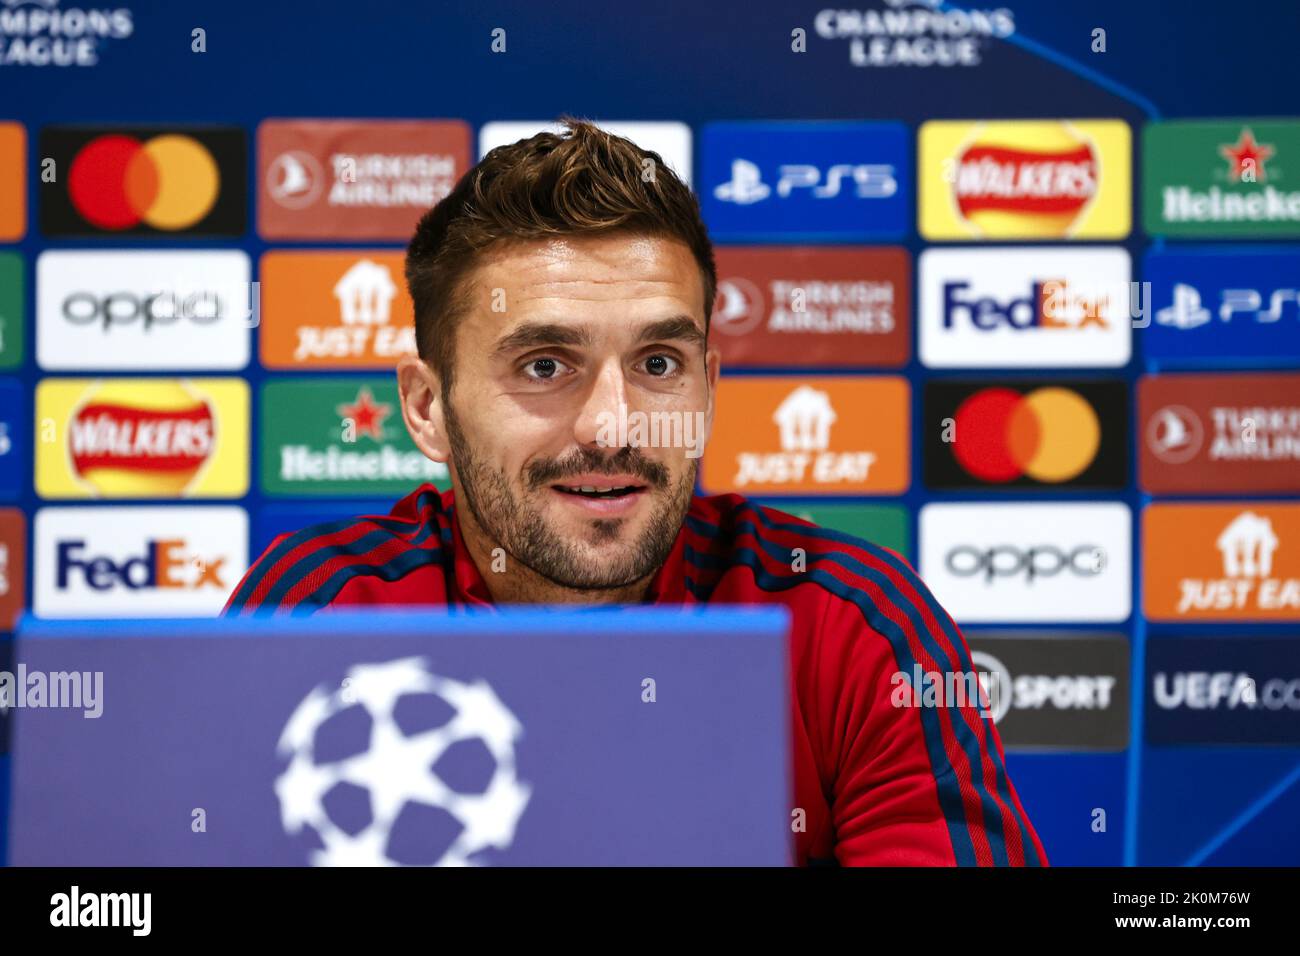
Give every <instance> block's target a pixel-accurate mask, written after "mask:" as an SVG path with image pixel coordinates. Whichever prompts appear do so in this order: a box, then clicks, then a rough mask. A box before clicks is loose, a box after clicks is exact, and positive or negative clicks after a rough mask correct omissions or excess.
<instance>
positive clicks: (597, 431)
mask: <svg viewBox="0 0 1300 956" xmlns="http://www.w3.org/2000/svg"><path fill="white" fill-rule="evenodd" d="M626 407H627V380H626V379H625V378H624V376H623V368H622V366H621V364H620V363H619V362H618V361H616V360H613V359H611V360H610V361H608V362H606V363H605V364H604V365H602V366H601V367H600V370H599V372H597V374H596V376H595V378H594V379H593V381H592V384H591V390H590V391H589V392H588V393H587V396H586V399H585V400H584V401H583V403H582V407H581V408H580V409H579V410H578V417H577V420H576V421H575V422H574V425H573V431H574V439H575V440H576V441H577V442H578V444H580V445H587V446H592V447H605V448H609V447H615V446H617V445H618V444H620V436H619V431H620V429H619V427H618V422H619V417H620V413H622V412H623V410H624V409H625V408H626Z"/></svg>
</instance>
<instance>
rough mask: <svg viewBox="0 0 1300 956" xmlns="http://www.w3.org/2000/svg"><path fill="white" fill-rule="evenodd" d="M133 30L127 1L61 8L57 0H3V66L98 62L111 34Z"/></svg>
mask: <svg viewBox="0 0 1300 956" xmlns="http://www.w3.org/2000/svg"><path fill="white" fill-rule="evenodd" d="M134 32H135V23H134V21H133V19H132V13H131V10H130V9H129V8H128V7H108V6H102V7H95V8H93V9H83V8H80V7H75V6H74V7H68V8H66V9H59V0H4V3H3V6H2V7H0V67H3V66H96V65H98V63H99V55H100V53H101V52H102V51H103V50H104V49H106V48H107V47H108V43H109V41H110V40H125V39H126V38H127V37H129V36H131V34H132V33H134Z"/></svg>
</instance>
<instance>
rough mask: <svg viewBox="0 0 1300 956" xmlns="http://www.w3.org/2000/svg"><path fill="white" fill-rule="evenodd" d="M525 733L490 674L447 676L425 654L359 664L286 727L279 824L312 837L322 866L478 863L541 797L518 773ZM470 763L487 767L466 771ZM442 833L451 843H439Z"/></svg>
mask: <svg viewBox="0 0 1300 956" xmlns="http://www.w3.org/2000/svg"><path fill="white" fill-rule="evenodd" d="M352 718H358V719H352ZM349 721H350V723H349ZM348 730H359V731H360V732H359V733H352V734H349V733H348V732H347V731H348ZM522 736H523V727H522V726H520V724H519V721H518V720H517V719H516V718H515V716H514V714H512V713H511V712H510V710H509V709H508V708H507V707H506V706H505V704H503V703H502V702H501V700H500V698H498V697H497V695H496V692H495V691H493V690H492V688H491V687H490V686H489V685H488V684H487V683H486V682H484V681H482V680H478V681H475V682H474V683H472V684H467V683H463V682H461V681H457V680H453V679H451V678H446V677H440V676H438V675H437V674H434V673H433V672H431V671H430V670H429V669H428V666H427V663H426V661H424V660H423V659H422V658H418V657H408V658H403V659H400V660H394V661H389V662H387V663H383V664H358V665H356V666H355V667H353V668H352V669H351V670H349V671H348V675H347V678H346V679H345V680H344V681H343V682H342V685H341V686H340V687H337V688H335V689H333V690H332V691H331V690H330V689H329V688H328V687H327V686H324V685H322V686H320V687H317V688H316V689H315V690H313V691H312V692H311V693H310V694H308V695H307V697H306V698H304V699H303V701H302V703H300V704H299V705H298V707H297V709H296V710H295V711H294V712H293V715H292V716H291V717H290V718H289V721H288V723H287V724H286V725H285V728H284V732H283V733H282V735H281V737H280V742H279V747H278V750H279V753H280V754H281V755H282V756H286V757H288V758H289V765H288V767H287V768H286V769H285V771H284V772H283V773H282V774H281V775H280V777H279V778H278V779H277V780H276V782H275V792H276V796H277V797H278V798H279V801H280V816H281V822H282V824H283V825H284V829H285V831H286V832H287V833H289V834H290V835H299V834H305V835H306V836H308V837H310V836H315V838H316V841H317V842H318V848H316V849H314V850H313V851H312V853H311V856H310V861H311V863H312V865H314V866H400V865H404V864H406V865H431V866H475V865H478V864H479V863H481V862H482V861H481V860H476V859H474V857H475V855H476V854H478V853H480V852H481V851H483V850H487V849H489V848H495V849H498V850H504V849H506V848H507V847H509V846H510V844H511V843H512V842H513V841H514V836H515V827H516V826H517V824H518V823H519V818H520V817H521V816H522V815H523V812H524V809H525V808H526V807H527V806H528V801H529V798H530V797H531V795H532V789H531V787H529V786H528V784H526V783H523V782H521V781H520V780H519V778H518V776H517V775H516V773H515V746H516V745H517V744H518V742H519V740H520V738H521V737H522ZM345 738H346V739H345ZM349 741H351V742H353V743H359V744H360V745H359V746H353V747H352V748H350V749H349V748H348V747H347V743H348V742H349ZM475 757H478V758H481V759H478V760H475V759H474V758H475ZM470 765H472V766H474V767H477V769H478V770H483V769H485V768H488V769H489V772H487V773H486V774H483V773H479V774H470V773H466V772H465V768H466V767H467V766H470ZM471 776H474V777H477V778H478V779H476V780H475V779H471ZM484 777H486V781H485V782H484V780H483V778H484ZM431 823H440V824H441V825H439V826H436V827H431V826H429V825H428V824H431ZM422 824H424V825H422ZM446 824H450V827H448V826H447V825H446ZM434 829H436V830H437V831H438V832H439V833H441V835H442V836H443V837H449V839H444V840H442V842H441V843H437V845H436V846H435V839H430V838H429V837H430V832H431V830H434ZM449 829H450V831H451V832H450V833H448V830H449ZM439 850H441V853H439V852H438V851H439ZM420 851H425V855H424V857H423V858H420V859H416V858H415V857H416V856H418V855H420Z"/></svg>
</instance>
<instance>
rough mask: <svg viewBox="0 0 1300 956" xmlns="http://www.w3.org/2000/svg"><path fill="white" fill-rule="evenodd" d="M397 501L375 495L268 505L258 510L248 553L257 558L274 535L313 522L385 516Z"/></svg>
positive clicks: (288, 531)
mask: <svg viewBox="0 0 1300 956" xmlns="http://www.w3.org/2000/svg"><path fill="white" fill-rule="evenodd" d="M396 503H397V502H395V501H385V500H382V499H378V498H377V499H375V500H373V501H371V500H360V501H342V502H315V501H313V502H308V503H306V504H283V505H268V506H267V507H265V508H262V509H260V510H259V511H258V512H257V517H256V518H255V520H254V521H253V527H252V530H251V532H250V534H249V539H248V553H249V556H250V557H251V558H252V559H253V560H254V561H256V560H257V559H258V558H260V557H261V556H262V552H263V551H265V550H266V549H267V548H268V547H270V545H271V542H272V541H274V540H275V537H276V535H280V534H286V533H291V532H294V531H302V530H304V529H306V528H311V527H314V526H316V525H324V524H336V525H337V524H340V523H346V522H348V521H351V520H353V519H355V518H358V517H360V516H362V515H386V514H388V512H390V511H391V510H392V509H393V505H395V504H396ZM320 530H321V531H325V530H327V529H325V528H321V529H320Z"/></svg>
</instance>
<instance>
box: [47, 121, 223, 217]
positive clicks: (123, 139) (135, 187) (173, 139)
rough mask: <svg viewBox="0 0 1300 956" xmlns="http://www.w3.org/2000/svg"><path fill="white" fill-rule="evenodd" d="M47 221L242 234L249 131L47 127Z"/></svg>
mask: <svg viewBox="0 0 1300 956" xmlns="http://www.w3.org/2000/svg"><path fill="white" fill-rule="evenodd" d="M40 147H41V156H42V158H43V159H44V160H49V161H52V162H53V167H52V168H53V169H54V176H53V178H52V180H51V181H49V182H46V181H44V180H42V185H41V201H42V206H41V228H42V230H43V231H44V232H45V234H46V235H49V236H97V235H141V236H150V235H152V236H160V235H177V234H186V235H204V236H239V235H242V234H243V232H244V230H245V227H246V222H245V207H246V205H247V171H246V169H245V162H246V160H245V152H246V147H245V135H244V132H243V131H242V130H239V129H233V128H204V129H185V130H172V129H165V128H132V129H116V130H109V129H103V128H85V127H56V128H53V129H48V130H45V131H43V132H42V134H41V138H40Z"/></svg>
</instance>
